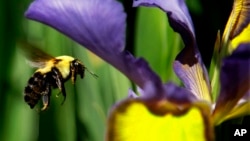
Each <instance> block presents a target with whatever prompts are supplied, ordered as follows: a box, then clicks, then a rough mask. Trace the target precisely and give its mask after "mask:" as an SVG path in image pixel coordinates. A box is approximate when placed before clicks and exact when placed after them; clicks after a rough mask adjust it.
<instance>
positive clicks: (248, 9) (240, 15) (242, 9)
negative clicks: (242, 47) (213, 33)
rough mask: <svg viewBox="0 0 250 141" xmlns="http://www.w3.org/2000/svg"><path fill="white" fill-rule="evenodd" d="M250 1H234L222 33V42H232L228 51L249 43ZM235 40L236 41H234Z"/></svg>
mask: <svg viewBox="0 0 250 141" xmlns="http://www.w3.org/2000/svg"><path fill="white" fill-rule="evenodd" d="M249 22H250V1H249V0H234V5H233V10H232V12H231V14H230V17H229V20H228V22H227V25H226V28H225V31H224V33H223V38H222V42H223V43H225V42H227V40H232V42H233V43H232V46H231V47H230V48H229V51H232V50H234V49H235V48H236V47H238V45H239V44H240V43H247V42H250V41H249V38H248V37H249V33H250V24H249ZM235 38H236V39H235Z"/></svg>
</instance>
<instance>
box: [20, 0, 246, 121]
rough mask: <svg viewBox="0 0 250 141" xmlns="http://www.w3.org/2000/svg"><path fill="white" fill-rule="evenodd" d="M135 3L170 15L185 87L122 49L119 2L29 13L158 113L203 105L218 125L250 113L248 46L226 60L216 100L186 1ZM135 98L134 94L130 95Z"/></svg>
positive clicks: (36, 8) (56, 3)
mask: <svg viewBox="0 0 250 141" xmlns="http://www.w3.org/2000/svg"><path fill="white" fill-rule="evenodd" d="M133 5H134V6H135V7H137V6H148V7H158V8H160V9H161V10H163V11H164V12H166V14H167V16H168V19H169V23H170V25H171V27H172V28H173V29H174V30H175V31H176V32H178V33H179V34H180V35H181V37H182V39H183V41H184V44H185V47H184V48H183V50H182V51H181V52H180V53H179V54H178V55H177V57H176V60H175V61H174V64H173V67H174V71H175V73H176V74H177V75H178V77H179V78H180V79H181V80H182V82H183V83H184V85H185V88H182V87H179V86H176V85H175V84H173V83H167V84H164V83H162V82H161V79H160V78H159V76H157V75H156V73H155V72H153V71H152V69H151V68H150V67H149V65H148V64H147V62H146V61H145V60H144V59H143V58H136V57H134V56H133V55H132V54H130V53H129V52H128V51H126V50H124V49H125V29H126V14H125V12H124V10H123V6H122V4H121V3H119V2H117V1H115V0H35V1H34V2H33V3H32V4H31V5H30V7H29V8H28V10H27V11H26V13H25V15H26V17H27V18H29V19H32V20H36V21H39V22H42V23H44V24H46V25H49V26H51V27H53V28H55V29H57V30H58V31H60V32H61V33H63V34H65V35H67V36H68V37H69V38H71V39H73V40H74V41H76V42H78V43H79V44H81V45H82V46H84V47H85V48H87V49H88V50H90V51H92V52H93V53H94V54H96V55H98V56H99V57H101V58H102V59H103V60H105V61H106V62H108V63H109V64H111V65H113V66H114V67H115V68H117V69H118V70H120V71H121V72H122V73H123V74H124V75H126V76H127V78H129V79H130V80H131V81H133V82H134V83H135V84H136V85H138V86H139V87H140V88H141V89H142V91H143V96H141V97H138V99H140V100H141V101H143V103H144V104H145V105H147V106H148V105H149V106H148V107H151V108H152V107H153V108H152V109H153V110H154V111H156V113H158V114H163V113H166V111H164V110H161V109H159V107H158V108H157V106H156V105H157V104H159V101H162V100H167V101H170V102H172V103H174V105H185V104H187V103H188V104H189V105H192V103H195V102H198V101H204V103H207V105H208V106H209V107H210V109H211V111H210V112H211V113H210V117H205V114H204V117H205V118H207V120H210V119H212V122H213V124H214V125H218V124H220V123H221V122H223V121H224V120H227V119H230V118H234V117H238V116H242V115H245V114H250V110H249V109H248V111H247V110H246V109H247V108H246V107H247V106H249V105H250V100H249V89H250V75H249V72H250V67H249V64H250V44H249V43H245V44H240V45H239V46H238V47H237V49H236V50H235V51H234V52H233V53H232V54H231V55H230V56H228V57H225V58H224V59H223V61H222V63H221V69H220V72H221V73H220V84H221V90H220V94H219V97H218V98H217V100H213V97H212V94H211V89H212V88H211V86H210V80H209V78H208V73H207V70H206V68H205V66H204V64H203V61H202V58H201V55H200V52H199V50H198V47H197V44H196V39H195V33H194V28H193V23H192V20H191V17H190V15H189V12H188V9H187V7H186V5H185V2H184V0H134V4H133ZM248 13H249V12H248ZM247 66H248V67H247ZM134 95H135V94H134V93H133V92H132V91H130V97H133V96H134ZM129 99H130V98H128V99H126V100H124V101H125V102H124V101H123V102H122V103H121V104H118V105H116V106H115V107H114V112H113V113H111V118H114V116H113V115H114V114H116V113H117V112H118V111H117V110H116V109H117V107H118V109H119V106H122V107H126V104H128V102H126V101H129ZM124 105H125V106H124Z"/></svg>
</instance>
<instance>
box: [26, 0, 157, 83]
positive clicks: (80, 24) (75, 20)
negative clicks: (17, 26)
mask: <svg viewBox="0 0 250 141" xmlns="http://www.w3.org/2000/svg"><path fill="white" fill-rule="evenodd" d="M26 17H27V18H29V19H32V20H36V21H39V22H42V23H44V24H47V25H49V26H51V27H53V28H55V29H57V30H59V31H60V32H62V33H63V34H65V35H67V36H68V37H70V38H71V39H73V40H75V41H76V42H78V43H80V44H81V45H83V46H84V47H86V48H87V49H89V50H90V51H92V52H93V53H95V54H96V55H98V56H99V57H101V58H102V59H104V60H105V61H107V62H109V63H110V64H112V65H113V66H114V67H116V68H117V69H118V70H120V71H121V72H123V73H124V74H125V75H127V77H128V78H130V79H131V80H132V81H134V82H135V83H136V84H137V85H138V86H140V87H144V84H145V83H146V82H147V81H156V84H160V83H161V81H160V79H159V78H158V76H157V75H156V74H155V73H154V72H153V71H152V70H151V69H150V68H149V67H148V65H147V62H146V61H144V60H143V59H136V58H134V57H133V56H132V55H131V54H130V53H127V52H126V51H124V47H125V43H124V42H125V27H126V22H125V19H126V14H125V13H124V10H123V7H122V4H121V3H119V2H117V1H115V0H35V1H34V2H33V3H32V4H31V5H30V7H29V9H28V10H27V11H26Z"/></svg>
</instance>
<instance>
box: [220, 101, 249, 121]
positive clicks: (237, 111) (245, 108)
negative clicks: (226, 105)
mask: <svg viewBox="0 0 250 141" xmlns="http://www.w3.org/2000/svg"><path fill="white" fill-rule="evenodd" d="M246 115H250V101H249V100H248V101H244V102H242V103H240V104H238V105H237V106H236V107H235V108H233V110H232V111H231V112H230V113H228V114H227V116H225V117H224V118H223V119H221V121H226V120H229V119H232V118H237V117H242V116H246Z"/></svg>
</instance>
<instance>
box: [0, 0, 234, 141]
mask: <svg viewBox="0 0 250 141" xmlns="http://www.w3.org/2000/svg"><path fill="white" fill-rule="evenodd" d="M30 2H31V1H29V0H22V1H21V0H2V1H1V2H0V9H1V12H0V34H1V38H0V67H1V69H0V71H1V72H0V141H44V140H46V141H74V140H79V141H101V140H103V139H104V136H105V135H104V134H105V126H106V119H107V115H108V112H109V110H110V108H111V107H112V105H113V104H114V103H116V102H117V101H119V100H121V99H123V98H125V97H127V93H128V89H129V88H135V86H134V85H133V84H132V83H131V82H130V81H129V80H128V79H127V78H126V77H125V76H123V75H122V74H121V73H120V72H118V71H117V70H115V69H114V68H113V67H112V66H110V65H109V64H107V63H106V62H104V61H102V60H101V59H99V58H98V57H96V56H95V55H93V54H92V53H90V52H89V51H87V50H86V49H85V48H83V47H82V46H80V45H78V44H76V43H75V42H73V41H72V40H70V39H69V38H67V37H65V36H64V35H62V34H60V33H59V32H57V31H55V30H54V29H52V28H49V27H47V26H45V25H42V24H40V23H37V22H34V21H30V20H27V19H25V17H24V12H25V10H26V9H27V7H28V5H29V3H30ZM121 2H123V4H124V7H125V11H126V13H127V14H128V16H127V39H126V40H127V43H126V44H127V46H126V49H127V50H129V51H130V52H132V53H133V54H134V55H135V56H138V57H144V58H145V59H146V60H147V61H148V62H149V64H150V66H151V67H152V68H153V70H154V71H156V73H157V74H158V75H160V76H161V78H162V80H163V81H164V82H166V81H169V80H171V81H174V82H175V83H177V84H180V82H179V80H178V79H177V78H176V76H175V75H174V73H173V70H172V62H173V60H174V58H175V56H176V54H177V53H178V52H179V51H180V49H181V48H182V47H183V43H182V42H181V40H180V37H179V35H178V34H176V33H174V32H173V30H172V29H171V28H169V25H168V23H167V18H166V15H165V14H164V13H163V12H162V11H160V10H158V9H154V8H151V9H149V8H132V0H124V1H121ZM187 2H188V6H189V8H190V12H191V14H192V18H193V19H194V25H195V28H196V34H197V40H198V44H199V47H202V48H200V49H201V53H202V55H203V59H204V61H205V63H206V65H207V66H209V64H210V60H211V55H212V51H213V45H214V41H215V37H216V32H217V30H218V29H224V25H225V23H226V20H227V18H228V15H229V13H230V10H231V5H232V0H231V1H230V2H229V1H227V2H226V0H222V1H219V2H217V1H215V0H211V1H199V0H187ZM215 13H216V14H215ZM207 20H209V21H211V22H207ZM152 35H154V36H152ZM23 38H25V39H27V41H29V42H30V43H34V44H37V45H39V46H40V47H41V49H42V50H44V51H46V52H47V53H49V54H51V55H54V56H59V55H71V56H74V57H75V58H78V59H80V60H82V61H83V62H84V64H85V65H86V67H87V68H88V69H89V70H91V71H92V72H94V73H96V74H97V75H98V76H99V77H98V78H97V79H95V78H94V77H92V76H91V75H90V74H89V73H88V72H86V74H85V78H84V79H79V78H78V80H77V82H76V84H75V85H72V84H71V82H70V81H68V82H67V83H65V86H66V93H67V99H66V102H65V103H64V104H63V105H61V102H62V99H63V98H62V96H59V97H56V94H58V93H59V90H53V93H52V96H51V105H50V107H49V109H48V110H47V111H45V112H38V111H37V110H36V109H39V108H40V107H39V106H36V107H35V109H30V108H29V106H28V105H27V104H26V103H25V102H24V100H23V90H24V87H25V86H26V85H27V81H28V79H29V78H30V77H31V76H32V74H33V72H34V71H35V69H34V68H31V67H30V66H29V65H28V63H27V62H26V60H25V57H24V56H23V55H22V54H21V53H20V50H18V44H17V41H18V40H19V39H23ZM145 48H146V49H145ZM155 48H157V49H155ZM151 49H152V50H153V51H154V52H152V50H151ZM38 105H39V104H38Z"/></svg>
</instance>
